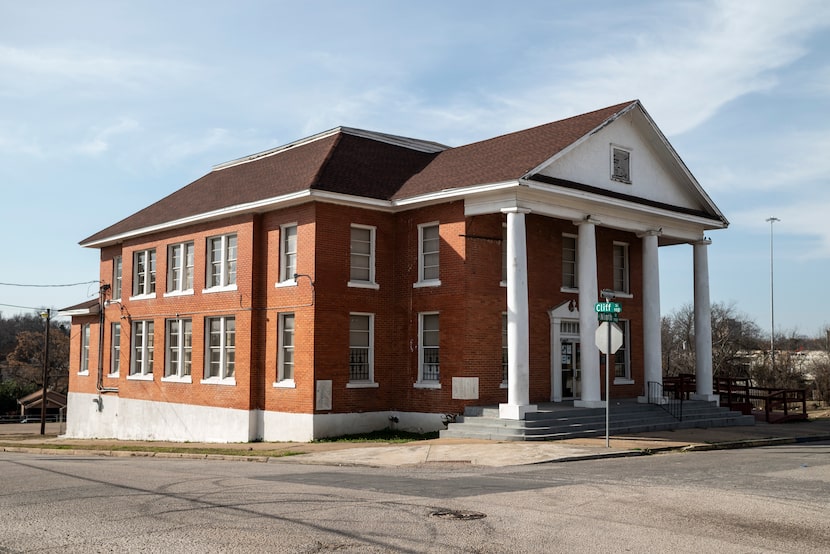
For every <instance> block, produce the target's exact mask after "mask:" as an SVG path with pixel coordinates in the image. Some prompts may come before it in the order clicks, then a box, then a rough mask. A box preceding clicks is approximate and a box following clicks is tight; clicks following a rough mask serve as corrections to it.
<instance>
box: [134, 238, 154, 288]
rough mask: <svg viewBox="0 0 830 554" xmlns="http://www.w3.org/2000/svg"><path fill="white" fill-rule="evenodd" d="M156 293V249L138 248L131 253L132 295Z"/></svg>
mask: <svg viewBox="0 0 830 554" xmlns="http://www.w3.org/2000/svg"><path fill="white" fill-rule="evenodd" d="M155 293H156V249H155V248H151V249H149V250H139V251H138V252H135V253H134V254H133V296H149V295H151V294H155Z"/></svg>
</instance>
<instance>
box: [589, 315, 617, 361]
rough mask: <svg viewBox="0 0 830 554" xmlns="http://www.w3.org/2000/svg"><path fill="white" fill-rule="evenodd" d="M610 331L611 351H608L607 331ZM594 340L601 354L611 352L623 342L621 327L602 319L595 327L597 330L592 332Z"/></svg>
mask: <svg viewBox="0 0 830 554" xmlns="http://www.w3.org/2000/svg"><path fill="white" fill-rule="evenodd" d="M609 330H610V333H611V351H610V352H608V333H609ZM594 342H595V343H596V345H597V348H599V351H600V352H602V353H603V354H613V353H614V352H616V351H617V350H619V349H620V346H622V343H623V332H622V329H620V328H619V326H618V325H617V324H616V323H611V322H609V321H603V322H602V323H600V324H599V327H597V332H596V333H595V334H594Z"/></svg>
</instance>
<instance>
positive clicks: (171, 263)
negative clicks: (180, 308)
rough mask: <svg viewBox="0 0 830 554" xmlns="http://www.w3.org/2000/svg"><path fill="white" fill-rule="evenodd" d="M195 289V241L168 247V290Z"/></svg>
mask: <svg viewBox="0 0 830 554" xmlns="http://www.w3.org/2000/svg"><path fill="white" fill-rule="evenodd" d="M188 291H190V292H192V291H193V243H192V242H183V243H180V244H172V245H170V246H169V247H168V248H167V292H188Z"/></svg>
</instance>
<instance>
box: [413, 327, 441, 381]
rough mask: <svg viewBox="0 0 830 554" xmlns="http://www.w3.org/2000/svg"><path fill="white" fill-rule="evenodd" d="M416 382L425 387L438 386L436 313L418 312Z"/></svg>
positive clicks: (438, 336) (438, 361) (438, 337)
mask: <svg viewBox="0 0 830 554" xmlns="http://www.w3.org/2000/svg"><path fill="white" fill-rule="evenodd" d="M418 322H419V325H418V327H419V333H418V334H419V335H420V336H419V339H420V340H419V344H420V346H419V348H418V383H417V384H416V386H417V385H420V386H421V387H425V388H440V386H441V385H440V377H441V372H440V369H441V363H440V355H439V346H440V344H439V342H440V341H439V339H440V327H439V319H438V314H437V313H421V314H418Z"/></svg>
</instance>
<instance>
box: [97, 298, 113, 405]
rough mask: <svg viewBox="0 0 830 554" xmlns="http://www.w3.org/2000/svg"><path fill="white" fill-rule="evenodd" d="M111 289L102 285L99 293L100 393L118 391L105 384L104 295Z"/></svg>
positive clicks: (98, 386)
mask: <svg viewBox="0 0 830 554" xmlns="http://www.w3.org/2000/svg"><path fill="white" fill-rule="evenodd" d="M109 290H110V286H109V285H101V289H100V293H99V295H98V383H97V384H96V388H97V389H98V392H99V393H101V392H118V387H105V386H104V324H105V323H106V317H105V315H106V314H105V313H104V308H105V307H106V302H105V301H104V297H105V296H106V295H107V292H109Z"/></svg>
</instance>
